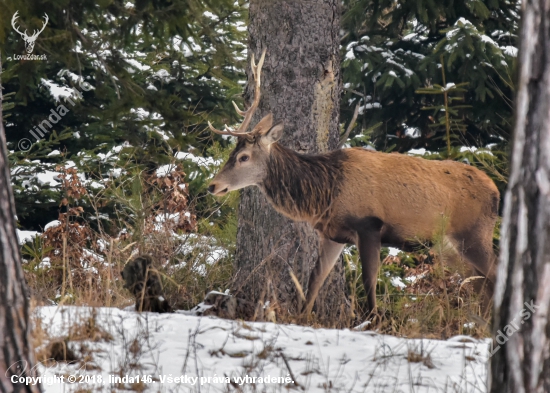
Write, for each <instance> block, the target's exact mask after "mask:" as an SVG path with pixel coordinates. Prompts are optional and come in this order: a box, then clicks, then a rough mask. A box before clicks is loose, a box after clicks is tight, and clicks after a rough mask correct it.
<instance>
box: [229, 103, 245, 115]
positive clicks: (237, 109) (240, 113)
mask: <svg viewBox="0 0 550 393" xmlns="http://www.w3.org/2000/svg"><path fill="white" fill-rule="evenodd" d="M231 102H232V103H233V106H234V107H235V111H236V112H237V113H238V114H239V115H241V116H246V111H242V110H240V109H239V107H238V106H237V104H235V101H231Z"/></svg>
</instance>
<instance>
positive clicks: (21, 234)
mask: <svg viewBox="0 0 550 393" xmlns="http://www.w3.org/2000/svg"><path fill="white" fill-rule="evenodd" d="M15 231H16V233H17V240H18V241H19V244H20V245H23V244H25V243H26V242H30V241H32V240H33V239H34V238H35V237H36V236H40V232H37V231H21V230H19V229H17V228H16V229H15Z"/></svg>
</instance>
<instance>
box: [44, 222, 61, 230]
mask: <svg viewBox="0 0 550 393" xmlns="http://www.w3.org/2000/svg"><path fill="white" fill-rule="evenodd" d="M59 225H61V221H59V220H53V221H50V222H49V223H47V224H46V226H45V227H44V230H45V231H47V230H48V229H50V228H55V227H58V226H59Z"/></svg>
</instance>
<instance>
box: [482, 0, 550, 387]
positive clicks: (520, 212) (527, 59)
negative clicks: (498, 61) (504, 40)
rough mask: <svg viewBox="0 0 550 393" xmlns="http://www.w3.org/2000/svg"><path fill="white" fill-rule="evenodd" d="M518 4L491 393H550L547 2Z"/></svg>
mask: <svg viewBox="0 0 550 393" xmlns="http://www.w3.org/2000/svg"><path fill="white" fill-rule="evenodd" d="M521 5H522V12H523V17H522V26H521V30H520V50H519V57H518V64H519V77H518V86H519V89H518V93H517V97H516V104H515V105H516V108H515V111H516V124H515V129H514V140H513V148H512V154H511V171H510V179H509V183H508V189H507V191H506V196H505V204H504V217H503V223H502V233H501V246H500V250H501V252H500V264H499V268H498V275H497V285H496V290H495V300H494V302H495V310H494V327H493V332H494V337H495V338H496V339H495V342H494V343H493V349H492V352H493V353H494V355H493V357H492V358H491V376H490V379H489V384H490V391H491V392H493V393H506V392H510V393H523V392H525V393H528V392H540V393H542V392H550V323H549V322H550V320H549V318H550V131H549V125H550V3H548V2H545V1H541V0H526V1H523V2H522V4H521ZM513 325H516V326H517V327H518V329H514V328H513ZM515 330H517V331H515Z"/></svg>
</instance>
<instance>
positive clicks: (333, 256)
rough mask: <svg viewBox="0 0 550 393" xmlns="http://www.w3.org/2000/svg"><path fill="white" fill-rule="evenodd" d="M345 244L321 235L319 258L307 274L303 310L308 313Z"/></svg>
mask: <svg viewBox="0 0 550 393" xmlns="http://www.w3.org/2000/svg"><path fill="white" fill-rule="evenodd" d="M344 246H345V244H342V243H336V242H333V241H332V240H330V239H327V238H326V237H324V236H322V235H321V244H320V248H319V259H318V260H317V263H316V264H315V267H314V268H313V271H312V272H311V275H310V276H309V284H308V286H307V296H306V303H305V305H304V309H303V312H304V314H306V315H309V314H310V313H311V311H312V310H313V305H314V304H315V299H317V295H318V294H319V289H321V287H322V286H323V283H324V282H325V280H326V278H327V277H328V275H329V273H330V272H331V270H332V268H333V267H334V265H335V264H336V261H337V260H338V257H339V256H340V254H341V253H342V250H343V249H344Z"/></svg>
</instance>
